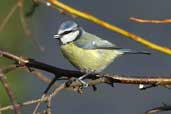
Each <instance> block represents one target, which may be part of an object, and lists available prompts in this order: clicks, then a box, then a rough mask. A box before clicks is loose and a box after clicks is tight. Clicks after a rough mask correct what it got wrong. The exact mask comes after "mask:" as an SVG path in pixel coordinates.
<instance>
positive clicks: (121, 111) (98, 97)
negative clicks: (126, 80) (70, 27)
mask: <svg viewBox="0 0 171 114" xmlns="http://www.w3.org/2000/svg"><path fill="white" fill-rule="evenodd" d="M61 1H62V2H64V3H66V4H68V5H70V6H73V7H75V8H77V9H80V10H82V11H85V12H89V13H91V14H93V15H95V16H97V17H99V18H101V19H104V20H105V21H107V22H109V23H112V24H115V25H117V26H119V27H121V28H123V29H125V30H128V31H129V32H132V33H135V34H137V35H140V36H142V37H144V38H146V39H148V40H150V41H152V42H154V43H157V44H160V45H163V46H166V47H171V32H170V30H171V26H170V23H167V24H149V23H148V24H147V23H136V22H133V21H130V20H128V18H129V17H132V16H133V17H138V18H144V19H166V18H171V15H170V10H171V7H170V4H171V1H170V0H164V1H161V0H148V1H137V0H126V1H125V0H115V1H114V0H108V1H105V0H93V1H92V0H86V1H85V0H79V1H75V0H61ZM0 3H1V4H0V9H1V10H0V22H2V20H3V19H4V17H5V16H6V15H7V13H8V12H9V10H10V9H11V7H12V6H13V5H14V4H15V1H13V0H3V1H1V2H0ZM30 6H31V0H27V1H26V0H25V3H24V12H26V11H28V10H29V7H30ZM70 19H71V18H70V17H67V16H65V15H61V14H60V13H59V12H58V11H55V10H54V9H51V8H47V7H46V6H44V5H42V6H41V7H39V8H38V9H37V10H36V12H35V13H34V15H33V16H32V17H30V18H26V21H27V23H28V25H29V28H30V30H31V33H32V36H31V37H28V36H26V35H25V34H24V32H23V28H22V26H21V23H20V18H19V16H18V11H16V12H15V14H14V16H13V17H12V18H11V19H10V21H9V23H8V24H7V25H6V27H5V28H4V30H3V31H2V32H1V33H0V43H1V44H0V48H1V49H5V50H8V51H10V52H12V53H15V54H17V55H21V56H28V57H32V58H35V59H36V60H39V61H43V62H45V63H48V64H51V65H54V66H57V67H61V68H65V69H72V70H76V69H75V68H74V67H73V66H72V65H70V63H69V62H68V61H66V60H65V59H64V57H63V56H62V54H61V52H60V50H59V45H58V43H57V41H56V40H55V39H53V38H52V36H53V34H55V33H56V31H57V29H58V27H59V25H60V24H61V23H62V22H63V21H66V20H70ZM75 20H76V21H77V22H78V23H79V24H80V25H81V26H83V28H84V29H85V30H86V31H88V32H91V33H93V34H96V35H98V36H100V37H102V38H104V39H106V40H109V41H111V42H114V43H115V44H116V45H118V46H119V47H123V48H131V49H136V50H145V51H149V52H151V53H152V55H151V56H137V55H127V56H123V57H121V58H118V59H117V60H116V62H115V63H114V64H112V65H111V66H110V67H109V68H107V69H106V70H105V71H104V72H107V73H116V74H126V75H131V76H170V74H171V70H170V68H171V61H170V56H168V55H165V54H162V53H160V52H156V51H154V50H151V49H149V48H147V47H145V46H143V45H141V44H138V43H136V42H134V41H132V40H130V39H127V38H124V36H121V35H118V34H116V33H114V32H112V31H110V30H107V29H105V28H103V27H100V26H98V25H96V24H94V23H91V22H88V21H86V20H83V19H80V18H76V19H75ZM33 39H34V40H37V42H38V44H39V45H40V46H41V47H42V48H44V51H43V52H41V51H40V50H39V48H38V47H37V45H35V43H34V41H33ZM11 63H13V62H12V61H9V60H7V59H0V66H1V67H4V66H6V65H7V64H11ZM43 73H44V74H45V75H47V76H49V77H50V78H51V77H52V75H51V74H48V73H45V72H43ZM7 76H8V79H9V82H10V85H11V86H12V88H13V90H14V93H15V95H16V96H17V100H18V101H19V102H22V101H25V100H30V99H34V98H38V97H39V96H40V95H41V93H42V91H43V90H44V88H45V87H46V85H47V84H44V83H43V82H41V81H40V80H38V79H37V78H35V77H34V76H32V75H31V74H29V73H25V72H22V71H21V70H17V71H13V72H11V73H8V75H7ZM0 90H2V92H1V94H0V103H1V104H9V102H5V101H7V99H8V98H7V96H6V94H5V93H4V89H3V88H2V86H1V88H0ZM2 93H3V94H2ZM170 94H171V91H170V90H168V89H166V88H163V87H157V88H152V89H148V90H146V91H140V90H138V86H135V85H134V86H131V85H121V84H115V88H111V87H109V86H106V85H99V86H98V90H97V92H93V91H92V90H91V89H87V90H85V92H84V94H82V95H80V94H77V93H74V92H61V93H60V94H59V95H58V96H57V97H55V98H54V100H53V104H52V109H53V110H52V111H53V113H54V114H56V113H61V114H68V113H75V114H88V113H90V114H91V113H93V114H95V113H98V114H106V113H107V114H113V113H115V114H142V113H144V112H145V111H146V110H148V109H150V108H153V107H156V106H161V104H162V102H164V103H166V104H168V105H169V104H171V99H170ZM23 111H24V113H31V112H32V109H31V107H25V108H23ZM10 113H11V112H10ZM165 114H170V112H166V113H165Z"/></svg>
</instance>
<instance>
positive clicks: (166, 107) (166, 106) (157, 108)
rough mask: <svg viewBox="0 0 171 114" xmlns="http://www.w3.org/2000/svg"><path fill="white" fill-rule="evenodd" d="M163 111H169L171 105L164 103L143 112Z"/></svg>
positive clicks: (154, 112) (150, 113)
mask: <svg viewBox="0 0 171 114" xmlns="http://www.w3.org/2000/svg"><path fill="white" fill-rule="evenodd" d="M163 111H171V106H168V105H164V106H160V107H156V108H153V109H150V110H148V111H146V112H145V114H156V113H158V112H163Z"/></svg>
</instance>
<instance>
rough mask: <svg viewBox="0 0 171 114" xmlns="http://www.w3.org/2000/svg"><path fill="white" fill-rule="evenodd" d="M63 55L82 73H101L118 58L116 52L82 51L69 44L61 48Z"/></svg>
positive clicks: (100, 50)
mask: <svg viewBox="0 0 171 114" xmlns="http://www.w3.org/2000/svg"><path fill="white" fill-rule="evenodd" d="M61 49H62V53H63V55H64V56H65V57H66V58H67V59H68V60H69V61H70V62H71V63H72V64H73V65H74V66H75V67H76V68H78V69H80V70H82V71H93V72H100V71H102V70H103V69H104V68H106V67H107V66H108V65H109V64H110V63H111V62H113V59H115V58H116V57H117V56H118V53H117V52H116V51H114V50H103V49H94V50H90V49H82V48H79V47H77V46H76V45H74V44H73V43H69V44H66V45H62V46H61Z"/></svg>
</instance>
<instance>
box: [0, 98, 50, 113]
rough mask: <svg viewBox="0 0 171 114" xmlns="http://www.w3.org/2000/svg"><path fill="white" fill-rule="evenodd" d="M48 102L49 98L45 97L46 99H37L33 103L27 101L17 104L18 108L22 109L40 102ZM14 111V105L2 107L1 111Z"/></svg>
mask: <svg viewBox="0 0 171 114" xmlns="http://www.w3.org/2000/svg"><path fill="white" fill-rule="evenodd" d="M47 101H48V97H45V98H44V99H35V100H31V101H26V102H24V103H18V104H16V106H17V107H22V106H27V105H32V104H35V103H38V102H47ZM9 109H10V110H13V109H14V108H13V105H9V106H5V107H1V108H0V111H5V110H9Z"/></svg>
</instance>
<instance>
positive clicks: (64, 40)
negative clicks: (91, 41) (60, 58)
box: [60, 30, 80, 44]
mask: <svg viewBox="0 0 171 114" xmlns="http://www.w3.org/2000/svg"><path fill="white" fill-rule="evenodd" d="M79 32H80V31H78V30H77V31H74V32H70V33H68V34H65V35H63V36H62V37H61V38H60V40H61V42H62V43H63V44H66V43H68V42H72V41H74V40H75V39H76V38H77V37H78V35H79Z"/></svg>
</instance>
